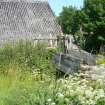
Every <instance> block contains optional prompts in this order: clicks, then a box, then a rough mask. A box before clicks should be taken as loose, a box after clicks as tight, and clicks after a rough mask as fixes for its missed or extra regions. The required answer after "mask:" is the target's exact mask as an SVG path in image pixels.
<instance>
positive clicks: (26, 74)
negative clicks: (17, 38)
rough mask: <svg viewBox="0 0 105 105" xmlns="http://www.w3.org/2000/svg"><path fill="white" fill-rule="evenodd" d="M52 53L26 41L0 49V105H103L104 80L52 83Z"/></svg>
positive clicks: (53, 73) (59, 81)
mask: <svg viewBox="0 0 105 105" xmlns="http://www.w3.org/2000/svg"><path fill="white" fill-rule="evenodd" d="M55 52H56V51H55V50H51V49H50V50H49V49H46V47H45V46H42V44H38V45H33V44H32V43H30V42H20V43H18V44H17V45H15V46H12V45H10V44H8V45H6V46H5V47H3V48H1V49H0V105H105V80H97V81H89V80H86V79H83V78H81V77H80V76H79V75H75V76H69V77H68V78H62V79H57V80H56V78H55V67H54V65H53V64H52V58H53V55H54V54H55Z"/></svg>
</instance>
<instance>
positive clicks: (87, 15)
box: [58, 0, 105, 53]
mask: <svg viewBox="0 0 105 105" xmlns="http://www.w3.org/2000/svg"><path fill="white" fill-rule="evenodd" d="M58 20H59V23H60V24H61V26H62V30H63V32H64V33H65V34H73V35H75V37H76V39H77V42H78V44H79V45H80V46H81V47H82V48H83V49H85V50H87V51H89V52H92V53H97V52H99V50H100V48H102V47H103V48H104V45H105V0H84V7H83V8H81V9H80V10H76V9H75V8H74V7H64V8H63V11H62V12H61V14H60V16H59V17H58Z"/></svg>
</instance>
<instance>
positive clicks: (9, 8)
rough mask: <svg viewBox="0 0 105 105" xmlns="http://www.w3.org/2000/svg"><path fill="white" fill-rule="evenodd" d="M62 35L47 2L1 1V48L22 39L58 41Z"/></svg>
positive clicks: (41, 0) (31, 0)
mask: <svg viewBox="0 0 105 105" xmlns="http://www.w3.org/2000/svg"><path fill="white" fill-rule="evenodd" d="M60 33H61V28H60V26H59V25H58V23H57V22H56V20H55V16H54V13H53V12H52V10H51V8H50V6H49V4H48V2H47V1H44V0H36V1H34V0H0V46H2V45H3V44H4V43H6V42H7V41H13V42H15V41H17V40H20V39H23V40H24V39H31V40H34V39H38V38H39V37H40V38H42V39H49V38H50V36H52V38H54V39H56V36H57V35H59V34H60Z"/></svg>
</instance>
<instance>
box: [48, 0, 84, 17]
mask: <svg viewBox="0 0 105 105" xmlns="http://www.w3.org/2000/svg"><path fill="white" fill-rule="evenodd" d="M48 2H49V4H50V6H51V8H52V10H53V11H54V13H55V15H56V16H59V13H60V12H61V11H62V7H63V6H70V5H71V6H73V7H76V8H78V9H80V8H82V7H83V0H48Z"/></svg>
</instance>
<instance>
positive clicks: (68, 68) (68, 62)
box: [54, 54, 80, 74]
mask: <svg viewBox="0 0 105 105" xmlns="http://www.w3.org/2000/svg"><path fill="white" fill-rule="evenodd" d="M54 63H55V65H56V68H57V69H58V70H60V71H62V72H63V73H65V74H74V73H77V72H78V71H79V69H80V60H79V59H78V58H76V57H73V56H70V55H65V54H57V55H56V56H55V57H54Z"/></svg>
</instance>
